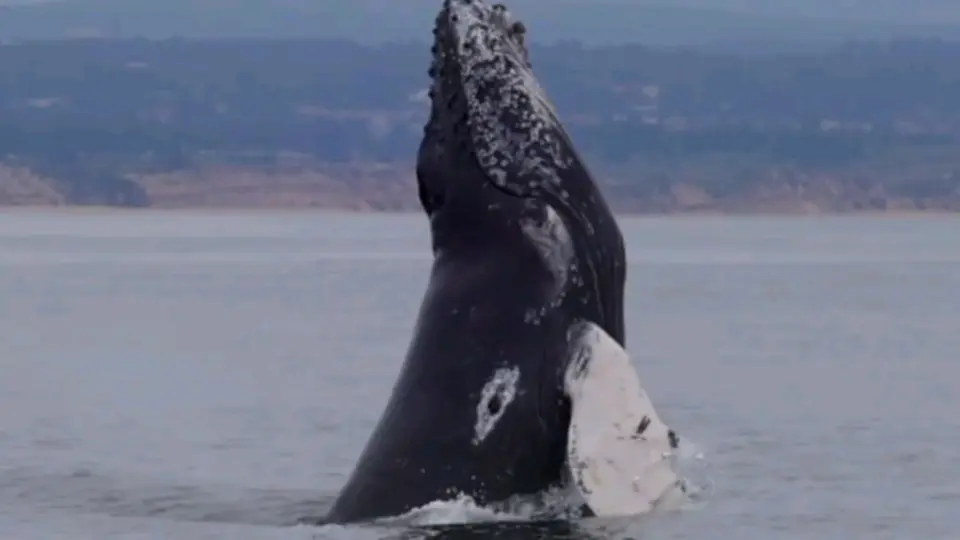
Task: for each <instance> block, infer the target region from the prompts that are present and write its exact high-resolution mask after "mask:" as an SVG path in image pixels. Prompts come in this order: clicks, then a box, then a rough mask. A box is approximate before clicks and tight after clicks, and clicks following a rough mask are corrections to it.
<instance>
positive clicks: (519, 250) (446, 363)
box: [325, 0, 679, 523]
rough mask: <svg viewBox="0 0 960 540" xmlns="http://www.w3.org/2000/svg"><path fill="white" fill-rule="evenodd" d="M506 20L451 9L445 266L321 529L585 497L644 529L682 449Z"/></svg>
mask: <svg viewBox="0 0 960 540" xmlns="http://www.w3.org/2000/svg"><path fill="white" fill-rule="evenodd" d="M524 37H525V28H524V26H523V24H521V23H520V22H518V21H514V20H513V19H512V17H511V15H510V13H509V12H508V11H507V9H506V8H505V7H504V6H502V5H499V4H498V5H489V4H486V3H485V2H482V1H481V0H445V1H444V3H443V6H442V8H441V10H440V13H439V15H438V16H437V19H436V25H435V28H434V43H433V48H432V54H433V61H432V64H431V67H430V71H429V74H430V77H431V80H432V84H431V88H430V100H431V108H430V116H429V120H428V121H427V124H426V126H425V128H424V133H423V138H422V141H421V144H420V148H419V152H418V157H417V167H416V177H417V184H418V193H419V198H420V203H421V205H422V207H423V210H424V212H425V213H426V215H427V216H428V218H429V221H430V229H431V237H432V250H433V254H434V261H433V266H432V269H431V273H430V279H429V283H428V287H427V290H426V293H425V295H424V298H423V302H422V305H421V309H420V313H419V317H418V319H417V321H416V324H415V328H414V334H413V338H412V341H411V343H410V346H409V349H408V351H407V355H406V359H405V361H404V363H403V366H402V368H401V371H400V374H399V377H398V379H397V381H396V383H395V385H394V387H393V390H392V393H391V396H390V398H389V401H388V403H387V406H386V409H385V410H384V411H383V413H382V416H381V417H380V420H379V422H378V424H377V425H376V427H375V429H374V431H373V433H372V435H371V436H370V438H369V440H368V442H367V444H366V447H365V449H364V451H363V452H362V454H361V456H360V457H359V460H358V461H357V464H356V466H355V468H354V470H353V472H352V474H351V475H350V477H349V478H348V480H347V482H346V484H345V485H344V487H343V488H342V490H341V492H340V493H339V495H338V497H337V499H336V501H335V502H334V504H333V506H332V508H331V509H330V511H329V514H328V516H327V518H326V520H325V521H326V522H337V523H345V522H356V521H365V520H370V519H374V518H381V517H387V516H397V515H401V514H403V513H406V512H408V511H410V510H412V509H414V508H417V507H420V506H423V505H425V504H428V503H430V502H432V501H437V500H441V499H450V498H453V497H455V496H458V495H467V496H470V497H471V498H473V500H474V501H476V502H477V503H479V504H489V503H496V502H498V501H503V500H506V499H508V498H510V497H513V496H517V495H526V494H531V495H532V494H537V493H541V492H544V491H545V490H548V489H553V488H558V487H559V488H562V487H565V486H566V487H574V488H575V489H576V491H577V492H579V493H580V495H581V496H582V498H583V502H584V503H585V506H586V508H587V509H588V511H589V512H592V513H593V514H597V515H618V514H621V515H622V514H633V513H637V512H643V511H645V510H648V509H649V508H651V507H652V506H653V505H654V504H655V503H656V501H657V500H658V499H659V498H660V497H661V496H662V495H663V494H665V493H667V492H668V491H670V490H672V489H674V488H676V487H677V486H678V485H679V480H678V477H677V474H676V472H675V469H674V465H673V460H672V459H671V456H672V454H673V453H674V450H675V449H676V448H677V437H676V435H675V434H674V432H673V431H671V430H670V429H669V428H668V427H667V426H666V425H665V424H664V422H662V421H661V419H660V417H659V416H658V415H657V413H656V411H655V410H654V408H653V406H652V404H651V402H650V400H649V397H648V396H647V394H646V393H645V392H644V391H643V388H642V387H641V384H640V381H639V378H638V375H637V373H636V371H635V370H634V368H633V365H632V364H631V361H630V358H629V356H628V354H627V352H626V350H625V347H626V341H625V331H624V316H623V297H624V283H625V280H626V255H625V248H624V241H623V236H622V234H621V231H620V229H619V227H618V225H617V222H616V220H615V219H614V216H613V214H612V212H611V210H610V208H609V207H608V204H607V202H606V201H605V199H604V197H603V195H602V194H601V192H600V190H599V189H598V187H597V185H596V183H595V182H594V180H593V177H592V176H591V174H590V172H589V171H588V170H587V167H586V165H585V164H584V162H583V159H582V158H581V157H580V155H579V154H578V153H577V150H576V149H575V147H574V145H573V143H572V141H571V139H570V137H569V135H568V134H567V132H566V130H565V129H564V127H563V126H562V124H561V123H560V121H559V119H558V115H557V113H556V111H555V109H554V106H553V105H552V103H551V101H550V100H549V99H548V98H547V96H546V93H545V92H544V90H543V89H542V88H541V87H540V84H539V82H538V81H537V78H536V77H535V76H534V74H533V70H532V67H531V64H530V61H529V55H528V50H527V47H526V45H525V42H524Z"/></svg>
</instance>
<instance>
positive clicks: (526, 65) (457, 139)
mask: <svg viewBox="0 0 960 540" xmlns="http://www.w3.org/2000/svg"><path fill="white" fill-rule="evenodd" d="M433 33H434V43H433V48H432V53H433V62H432V64H431V67H430V72H429V74H430V76H431V79H432V85H431V89H430V98H431V115H430V121H429V122H428V123H427V126H426V127H425V130H424V141H423V143H422V144H421V159H422V158H423V156H424V152H425V151H433V152H441V153H445V152H456V153H458V154H459V155H461V156H470V157H471V158H472V159H471V161H472V162H474V163H475V164H476V165H477V167H478V169H479V170H480V172H482V174H483V176H484V177H485V178H486V179H487V181H489V182H490V183H492V184H493V185H494V186H495V187H497V188H499V190H500V191H502V192H504V193H506V194H508V195H511V196H515V197H535V196H537V195H539V194H541V193H544V192H552V193H553V194H555V195H557V196H558V197H559V196H565V195H566V192H565V190H564V189H563V186H562V185H561V184H562V179H561V176H560V174H559V173H560V172H562V170H563V169H566V168H568V167H571V166H572V165H573V164H574V163H575V162H576V161H577V158H576V156H575V155H574V153H573V150H572V145H571V143H570V142H569V140H568V138H567V135H566V132H565V131H564V130H563V128H562V126H561V125H560V122H559V120H558V119H557V114H556V112H555V110H554V107H553V104H552V103H551V102H550V101H549V100H548V98H547V97H546V94H545V93H544V91H543V89H542V88H541V87H540V85H539V83H538V81H537V79H536V77H535V76H534V74H533V71H532V66H531V64H530V60H529V52H528V49H527V46H526V27H525V26H524V25H523V23H522V22H520V21H515V20H513V18H512V16H511V14H510V12H509V11H508V10H507V8H506V7H505V6H504V5H503V4H493V5H490V4H487V3H486V2H485V1H483V0H444V3H443V6H442V8H441V10H440V13H439V14H438V16H437V19H436V24H435V27H434V30H433ZM421 188H422V186H421ZM421 199H422V200H423V196H421Z"/></svg>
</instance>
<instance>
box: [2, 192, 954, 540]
mask: <svg viewBox="0 0 960 540" xmlns="http://www.w3.org/2000/svg"><path fill="white" fill-rule="evenodd" d="M621 223H622V226H623V229H624V231H625V234H626V236H627V243H628V250H629V254H630V270H629V277H628V283H629V287H628V297H627V302H626V305H627V323H628V345H629V348H630V350H631V353H632V355H633V357H634V358H635V360H636V363H637V366H638V368H639V370H640V373H641V375H642V377H643V380H644V384H645V386H646V388H647V390H648V392H649V393H650V394H651V395H652V397H653V399H654V401H655V403H656V404H657V406H658V408H659V410H660V412H661V414H662V416H663V417H664V419H665V420H666V421H667V422H668V423H669V424H671V425H672V426H673V427H675V428H676V429H677V431H678V432H680V433H681V434H682V435H683V436H684V438H685V439H687V440H688V441H690V442H691V443H692V444H693V445H695V447H696V449H697V451H698V452H699V453H701V454H702V456H699V458H698V459H697V460H696V461H695V463H694V464H695V465H696V466H697V469H696V474H697V480H698V482H700V485H702V487H703V488H704V492H703V494H702V495H701V497H699V498H698V500H697V501H695V503H691V504H689V505H684V506H683V507H682V508H680V509H677V510H672V511H669V512H662V513H657V514H653V515H649V516H645V517H642V518H635V519H629V520H617V521H616V522H613V521H603V520H588V521H586V522H583V523H580V524H577V525H576V526H575V527H571V528H564V527H542V528H528V529H522V528H520V527H519V526H516V527H513V528H512V529H511V528H506V527H504V528H502V529H501V530H490V529H486V530H484V531H480V532H477V531H473V533H472V536H471V533H470V531H469V530H467V531H464V530H461V531H459V532H458V533H455V534H452V536H456V537H457V538H467V537H476V538H488V537H494V536H510V537H516V538H533V537H574V538H641V537H642V538H646V539H701V538H703V539H706V538H711V539H713V538H731V539H738V540H749V539H767V538H786V539H800V538H817V539H825V538H831V539H832V538H837V539H847V538H871V539H876V538H911V539H912V538H924V539H928V540H932V539H944V540H955V539H956V538H957V536H958V535H960V397H958V389H960V352H958V351H960V240H958V238H960V220H956V219H950V218H943V217H931V218H806V219H804V218H671V219H666V218H663V219H660V218H629V219H628V218H623V219H622V221H621ZM428 246H429V237H428V231H427V227H426V220H425V219H424V218H423V217H422V216H419V215H402V216H398V215H394V216H389V215H332V214H310V213H275V214H272V213H263V212H259V213H229V212H220V213H207V214H203V213H190V212H153V211H149V212H139V213H124V212H116V213H97V212H59V213H58V212H49V213H43V212H33V211H31V212H9V211H5V212H4V213H3V214H0V538H4V539H8V538H9V539H11V540H13V539H17V540H29V539H38V540H53V539H59V538H63V539H78V540H79V539H97V540H103V539H119V538H131V539H132V538H136V539H167V538H177V539H179V540H194V539H206V538H231V539H235V540H246V539H274V538H277V539H300V538H304V539H305V538H311V539H312V538H331V539H351V540H352V539H367V538H371V539H372V538H385V537H390V538H400V537H409V536H416V534H419V533H416V531H411V530H404V529H403V527H401V526H393V527H386V526H384V527H335V526H327V527H311V526H304V525H298V524H297V521H298V519H299V518H301V517H304V516H316V515H320V514H322V513H323V511H324V509H325V508H327V507H328V506H329V505H330V504H331V502H332V499H333V497H334V496H335V495H336V492H337V489H338V488H339V487H340V485H341V484H342V483H343V482H344V480H345V477H346V475H347V474H348V473H349V472H350V469H351V466H352V464H353V462H354V460H355V459H356V458H357V456H358V453H359V451H360V449H361V448H362V445H363V444H364V442H365V440H366V437H367V435H368V434H369V432H370V430H371V429H372V428H373V426H374V423H375V422H376V420H377V417H378V415H379V414H380V412H381V409H382V407H383V405H384V404H385V401H386V399H387V396H388V392H389V390H390V387H391V385H392V384H393V381H394V378H395V376H396V374H397V371H398V369H399V367H400V362H401V360H402V358H403V355H404V352H405V349H406V347H407V343H408V340H409V338H410V332H411V329H412V325H413V320H414V316H415V314H416V311H417V309H418V306H419V302H420V299H421V295H422V293H423V290H424V287H425V284H426V278H427V271H428V268H429V264H430V260H429V248H428ZM478 516H480V517H482V512H481V511H479V510H478V509H471V508H469V506H468V505H464V504H460V505H457V504H452V505H448V506H447V507H443V508H440V509H437V510H435V511H434V513H433V515H432V516H431V517H430V519H433V520H435V521H436V522H442V521H444V520H457V519H471V520H472V519H477V518H478ZM428 522H429V520H428Z"/></svg>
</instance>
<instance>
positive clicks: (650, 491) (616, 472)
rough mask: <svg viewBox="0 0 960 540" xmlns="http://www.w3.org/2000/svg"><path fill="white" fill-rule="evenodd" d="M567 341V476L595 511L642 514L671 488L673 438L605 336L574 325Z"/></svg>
mask: <svg viewBox="0 0 960 540" xmlns="http://www.w3.org/2000/svg"><path fill="white" fill-rule="evenodd" d="M568 338H569V343H570V353H571V357H570V359H569V364H568V366H567V371H566V374H565V378H564V385H565V390H566V393H567V395H568V396H569V398H570V402H571V418H570V427H569V433H568V442H567V464H568V467H569V468H570V474H571V478H572V480H573V482H574V484H575V485H576V487H577V490H578V491H579V492H580V494H581V496H582V497H583V499H584V502H586V504H587V506H589V507H590V509H591V510H592V511H593V512H594V513H595V514H596V515H597V516H625V515H634V514H640V513H644V512H648V511H649V510H651V509H652V508H653V507H654V505H655V504H656V503H657V501H658V500H660V499H661V498H662V497H663V496H664V495H666V494H668V493H670V492H671V491H673V490H677V489H679V485H680V484H679V478H678V475H677V471H676V466H675V460H674V459H673V457H672V456H673V455H674V452H675V451H676V446H677V444H678V442H677V437H676V435H675V434H674V433H673V432H672V431H671V430H670V429H669V428H668V427H667V426H666V425H664V423H663V422H662V421H661V420H660V417H659V416H658V415H657V413H656V411H655V410H654V408H653V404H652V403H651V402H650V398H649V397H648V396H647V393H646V392H644V390H643V388H642V387H641V385H640V378H639V376H638V375H637V372H636V370H635V369H634V367H633V364H632V363H631V362H630V356H629V355H628V354H627V351H625V350H624V349H623V347H621V346H620V344H618V343H617V342H616V341H615V340H614V339H613V338H612V337H610V335H609V334H607V333H606V332H605V331H604V330H603V329H602V328H600V327H599V326H597V325H595V324H593V323H588V322H578V323H577V324H576V325H574V327H572V328H571V329H570V331H569V334H568Z"/></svg>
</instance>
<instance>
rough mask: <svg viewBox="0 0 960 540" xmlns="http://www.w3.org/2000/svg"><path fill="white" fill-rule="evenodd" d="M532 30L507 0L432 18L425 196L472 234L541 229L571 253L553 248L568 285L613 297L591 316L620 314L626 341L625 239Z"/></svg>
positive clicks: (448, 8)
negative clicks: (535, 59) (545, 80)
mask: <svg viewBox="0 0 960 540" xmlns="http://www.w3.org/2000/svg"><path fill="white" fill-rule="evenodd" d="M526 37H527V29H526V27H525V25H524V24H523V23H522V22H520V21H519V20H516V19H514V17H513V16H512V15H511V13H510V12H509V10H508V9H507V8H506V7H505V6H504V5H502V4H489V3H487V2H485V1H484V0H444V1H443V5H442V7H441V9H440V12H439V14H438V15H437V18H436V21H435V25H434V29H433V46H432V49H431V52H432V62H431V66H430V71H429V74H430V77H431V86H430V92H429V95H430V103H431V107H430V118H429V120H428V122H427V124H426V126H425V128H424V135H423V138H422V140H421V144H420V150H419V154H418V157H417V183H418V190H419V196H420V201H421V204H422V206H423V208H424V210H425V211H426V213H427V214H428V215H429V216H430V217H431V220H433V221H434V223H436V220H437V219H449V220H460V222H462V223H463V222H469V224H470V227H457V228H456V230H457V231H458V232H459V231H463V230H466V229H469V230H470V231H471V234H472V237H471V238H470V239H469V240H470V241H475V239H476V238H478V237H482V236H483V234H493V233H492V232H491V231H498V232H502V231H508V230H511V227H513V228H514V229H516V230H522V231H528V232H529V231H540V232H534V233H532V234H528V235H527V236H528V237H529V239H530V240H531V244H534V245H536V246H537V247H538V249H541V250H542V251H543V252H544V253H546V252H547V251H549V252H551V253H565V254H567V255H565V256H563V257H545V258H544V260H545V264H546V265H547V266H549V267H550V270H551V271H552V272H554V273H555V274H556V275H557V276H558V283H561V282H565V283H566V285H564V284H563V283H561V288H563V287H567V285H570V284H580V285H578V286H579V287H580V289H581V290H582V291H585V292H584V294H587V295H590V296H591V297H593V298H594V299H595V302H593V303H600V304H603V309H602V311H603V312H604V314H602V315H600V314H597V315H596V316H590V317H588V318H590V319H591V320H596V321H598V322H601V321H604V320H605V321H609V323H610V324H603V326H605V327H606V329H607V331H608V332H609V333H610V334H611V335H613V336H614V337H615V338H616V339H617V340H618V341H620V342H622V341H623V339H624V336H623V325H622V298H621V297H622V288H623V283H624V280H625V275H626V274H625V272H626V269H625V259H626V257H625V253H624V246H623V238H622V235H621V232H620V229H619V227H618V225H617V223H616V220H615V219H614V216H613V214H612V212H611V211H610V209H609V207H608V205H607V203H606V201H605V200H604V198H603V196H602V194H601V192H600V190H599V188H598V186H597V185H596V182H595V181H594V179H593V176H592V175H591V173H590V172H589V171H588V170H587V167H586V165H585V163H584V161H583V159H582V158H581V157H580V155H579V154H578V152H577V150H576V148H575V146H574V144H573V142H572V140H571V138H570V136H569V134H568V133H567V131H566V129H565V128H564V126H563V125H562V123H561V121H560V120H559V116H558V114H557V111H556V109H555V107H554V105H553V103H552V102H551V100H550V99H549V98H548V97H547V94H546V92H545V91H544V89H543V88H542V87H541V85H540V82H539V81H538V79H537V77H536V76H535V74H534V71H533V66H532V64H531V60H530V51H529V50H528V47H527V39H526ZM447 206H449V211H448V212H443V211H442V209H443V208H444V207H447ZM438 215H439V216H440V217H439V218H438V217H437V216H438ZM480 224H482V226H483V227H485V229H484V232H483V233H477V232H476V229H477V228H478V227H479V226H481V225H480ZM501 225H503V227H502V228H501V229H497V228H496V227H499V226H501ZM515 226H516V227H515ZM437 229H440V232H438V231H437ZM441 233H444V227H435V231H434V234H435V236H434V244H435V245H434V249H435V251H436V250H437V249H438V248H437V243H438V239H437V235H438V234H441ZM506 234H509V233H506ZM448 236H449V235H448ZM457 240H461V239H457ZM443 241H445V239H444V240H443ZM479 241H482V238H481V240H479ZM561 243H562V244H565V245H560V244H561ZM561 264H564V265H567V266H568V268H566V269H564V268H561V267H560V265H561ZM600 290H603V291H604V292H590V291H600ZM598 296H602V297H604V298H603V299H596V297H598ZM588 301H589V300H582V302H581V303H584V304H585V303H587V302H588Z"/></svg>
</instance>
